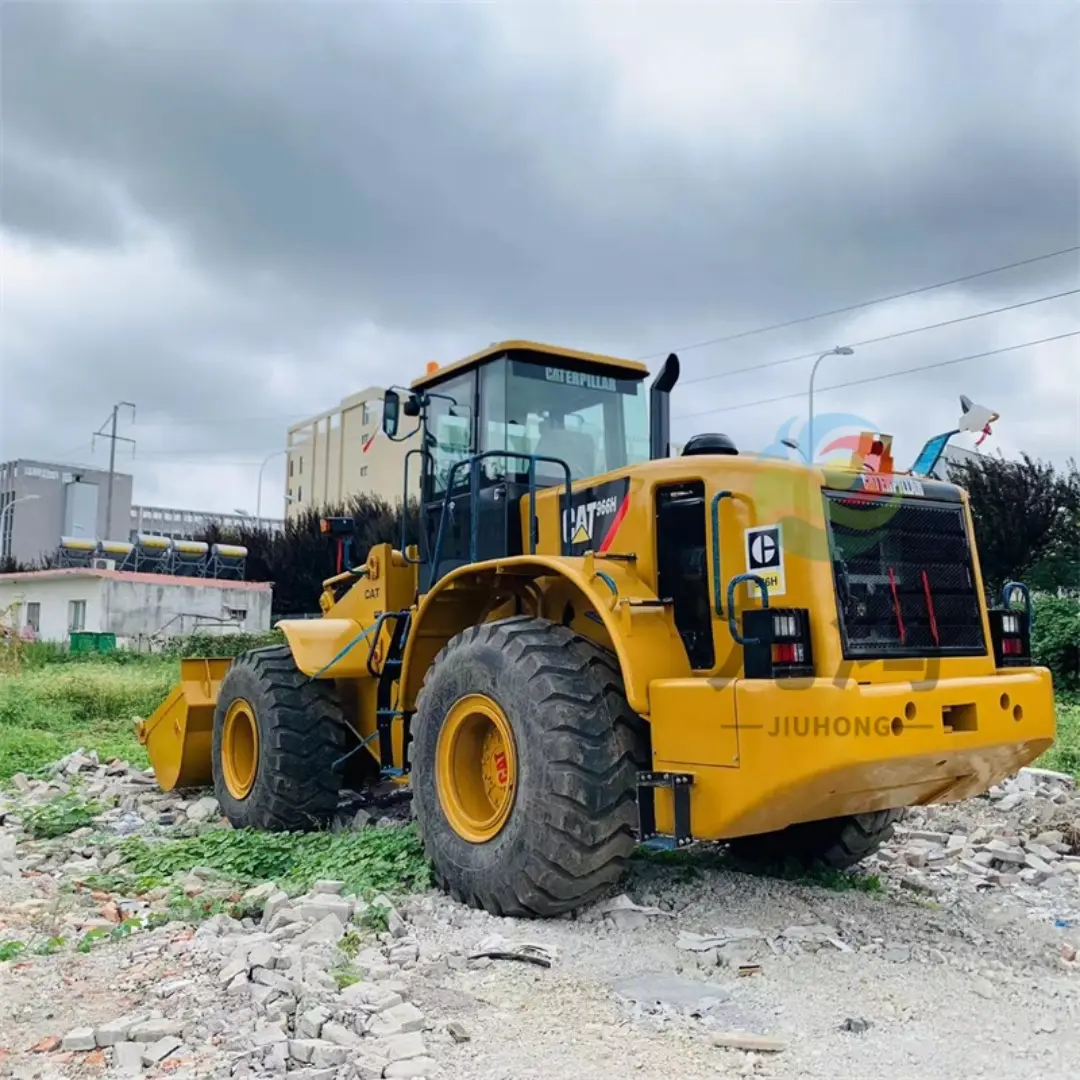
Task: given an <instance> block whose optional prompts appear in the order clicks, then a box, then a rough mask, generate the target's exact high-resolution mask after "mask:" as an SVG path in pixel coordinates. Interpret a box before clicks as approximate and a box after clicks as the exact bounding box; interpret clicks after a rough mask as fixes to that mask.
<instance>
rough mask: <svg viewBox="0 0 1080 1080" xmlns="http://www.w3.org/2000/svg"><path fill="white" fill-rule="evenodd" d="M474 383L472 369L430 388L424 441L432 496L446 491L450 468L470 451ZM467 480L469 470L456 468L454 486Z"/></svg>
mask: <svg viewBox="0 0 1080 1080" xmlns="http://www.w3.org/2000/svg"><path fill="white" fill-rule="evenodd" d="M475 385H476V372H474V371H471V372H468V373H467V374H464V375H459V376H457V377H456V378H454V379H448V380H447V381H446V382H445V383H440V384H439V385H438V386H436V387H434V388H433V389H432V390H430V391H429V396H430V405H429V406H428V414H427V439H426V441H427V450H428V453H429V454H430V455H431V457H430V462H429V466H428V467H429V470H430V475H431V493H432V495H435V496H441V495H443V494H445V492H446V485H447V481H448V479H449V476H450V471H451V469H452V468H453V467H454V465H456V464H457V462H459V461H462V460H464V459H465V458H467V457H469V456H470V455H471V454H472V452H473V450H472V446H473V413H474V409H473V400H474V393H475V390H474V388H475ZM468 483H469V470H468V469H466V468H461V469H458V470H457V472H456V473H455V474H454V489H455V490H458V489H461V488H464V487H467V486H468Z"/></svg>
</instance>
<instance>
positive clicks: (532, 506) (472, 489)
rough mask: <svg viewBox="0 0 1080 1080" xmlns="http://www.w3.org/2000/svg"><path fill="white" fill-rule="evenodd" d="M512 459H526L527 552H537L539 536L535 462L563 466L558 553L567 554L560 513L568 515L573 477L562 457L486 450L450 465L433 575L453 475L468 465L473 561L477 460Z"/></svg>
mask: <svg viewBox="0 0 1080 1080" xmlns="http://www.w3.org/2000/svg"><path fill="white" fill-rule="evenodd" d="M495 457H501V458H514V459H518V460H521V459H525V460H527V461H528V462H529V554H530V555H533V554H535V552H536V541H537V538H538V529H539V519H538V517H537V515H536V465H537V462H541V461H542V462H546V463H548V464H550V465H558V466H560V467H561V468H562V470H563V473H564V475H565V477H566V491H565V493H564V496H563V498H564V499H565V502H564V503H563V504H562V506H561V508H560V509H561V510H562V514H560V518H559V536H560V543H559V553H560V554H561V555H569V554H570V545H569V543H568V539H567V537H566V529H565V528H564V527H563V521H564V520H565V519H564V517H563V515H565V514H567V513H568V511H569V509H570V505H571V496H572V494H573V491H572V489H573V477H572V475H571V473H570V466H569V465H567V463H566V462H565V461H563V460H562V458H554V457H545V456H544V455H541V454H526V453H523V452H522V451H520V450H485V451H483V453H480V454H473V455H472V456H471V457H467V458H462V459H461V460H460V461H455V462H454V464H453V465H451V466H450V471H449V472H448V473H447V476H446V493H445V494H444V495H443V505H442V512H441V513H440V514H439V529H438V532H436V534H435V547H434V549H433V551H432V553H431V572H432V574H433V575H434V574H436V573H438V569H439V561H440V557H441V556H442V541H443V532H444V527H445V525H446V516H447V511H449V509H450V504H451V501H452V496H453V491H454V477H455V475H456V474H457V471H458V470H459V469H462V468H465V467H466V466H468V468H469V494H470V496H471V497H472V506H471V507H470V513H469V562H476V558H477V551H478V549H479V547H480V462H481V461H485V460H487V459H488V458H495Z"/></svg>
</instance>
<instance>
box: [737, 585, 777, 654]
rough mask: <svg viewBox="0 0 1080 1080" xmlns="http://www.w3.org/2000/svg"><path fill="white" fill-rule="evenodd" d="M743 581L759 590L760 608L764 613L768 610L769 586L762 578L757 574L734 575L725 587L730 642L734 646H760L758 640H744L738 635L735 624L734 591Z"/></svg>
mask: <svg viewBox="0 0 1080 1080" xmlns="http://www.w3.org/2000/svg"><path fill="white" fill-rule="evenodd" d="M744 581H752V582H753V583H754V584H755V585H756V586H757V587H758V588H759V589H760V590H761V606H762V608H764V609H765V610H766V611H767V610H768V608H769V586H768V585H767V584H766V583H765V579H764V578H763V577H759V576H758V575H757V574H736V575H735V576H734V577H733V578H732V579H731V580H730V581H729V582H728V587H727V606H728V630H730V631H731V637H732V640H733V641H734V642H735V644H736V645H760V644H761V639H760V638H744V637H743V636H742V635H741V634H740V633H739V626H738V623H736V622H735V589H736V588H737V587H738V586H739V585H740V584H741V583H742V582H744Z"/></svg>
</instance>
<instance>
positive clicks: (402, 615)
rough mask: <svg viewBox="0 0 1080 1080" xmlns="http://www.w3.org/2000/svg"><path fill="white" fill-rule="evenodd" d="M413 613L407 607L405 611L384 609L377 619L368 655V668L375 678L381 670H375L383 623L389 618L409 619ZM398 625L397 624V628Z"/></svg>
mask: <svg viewBox="0 0 1080 1080" xmlns="http://www.w3.org/2000/svg"><path fill="white" fill-rule="evenodd" d="M411 614H412V613H411V612H410V611H409V609H408V608H406V609H405V610H404V611H384V612H381V613H380V615H379V617H378V618H377V619H376V620H375V625H374V626H373V627H372V630H373V631H374V634H373V636H372V638H371V641H370V642H369V648H368V656H367V669H368V674H369V675H370V676H371V677H372V678H373V679H377V678H378V677H379V672H378V671H376V670H375V650H376V649H377V648H378V647H379V634H380V633H382V628H383V624H384V623H385V622H386V620H387V619H408V618H409V617H410V615H411ZM396 629H397V625H396V624H395V630H396Z"/></svg>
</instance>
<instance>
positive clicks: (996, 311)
mask: <svg viewBox="0 0 1080 1080" xmlns="http://www.w3.org/2000/svg"><path fill="white" fill-rule="evenodd" d="M1077 293H1080V289H1068V290H1066V291H1065V292H1059V293H1054V294H1053V295H1051V296H1038V297H1036V298H1035V299H1034V300H1022V301H1020V303H1018V304H1008V305H1006V306H1005V307H999V308H990V309H989V310H987V311H976V312H975V313H974V314H973V315H961V316H960V317H959V318H957V319H946V320H945V321H944V322H937V323H926V324H925V325H923V326H914V327H912V328H911V329H909V330H897V331H896V332H895V333H892V334H883V335H882V336H881V337H875V338H866V339H865V340H864V341H851V342H848V343H847V344H848V345H850V346H851V347H852V348H856V349H857V348H861V347H862V346H863V345H877V344H879V343H880V342H882V341H893V340H894V339H896V338H902V337H907V336H908V335H909V334H921V333H923V332H924V331H927V330H940V329H941V328H942V327H945V326H956V325H958V324H959V323H965V322H971V321H972V320H973V319H985V318H986V317H987V316H988V315H1000V314H1001V313H1002V312H1005V311H1016V310H1017V309H1018V308H1024V307H1031V306H1032V305H1034V304H1045V303H1047V302H1048V301H1050V300H1060V299H1061V298H1062V297H1064V296H1075V295H1076V294H1077ZM820 355H821V350H820V349H814V350H813V351H812V352H808V353H800V354H799V355H798V356H786V357H784V359H783V360H769V361H767V362H766V363H764V364H752V365H750V366H748V367H741V368H732V369H731V370H730V371H717V372H714V373H713V374H712V375H699V376H698V377H697V378H696V379H684V380H683V381H682V383H681V385H683V386H688V385H690V384H691V383H699V382H708V381H709V380H710V379H724V378H726V377H727V376H729V375H745V374H746V373H747V372H756V371H764V370H765V369H766V368H773V367H780V366H781V365H782V364H794V363H795V362H796V361H797V360H810V359H812V358H813V357H815V356H820Z"/></svg>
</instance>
